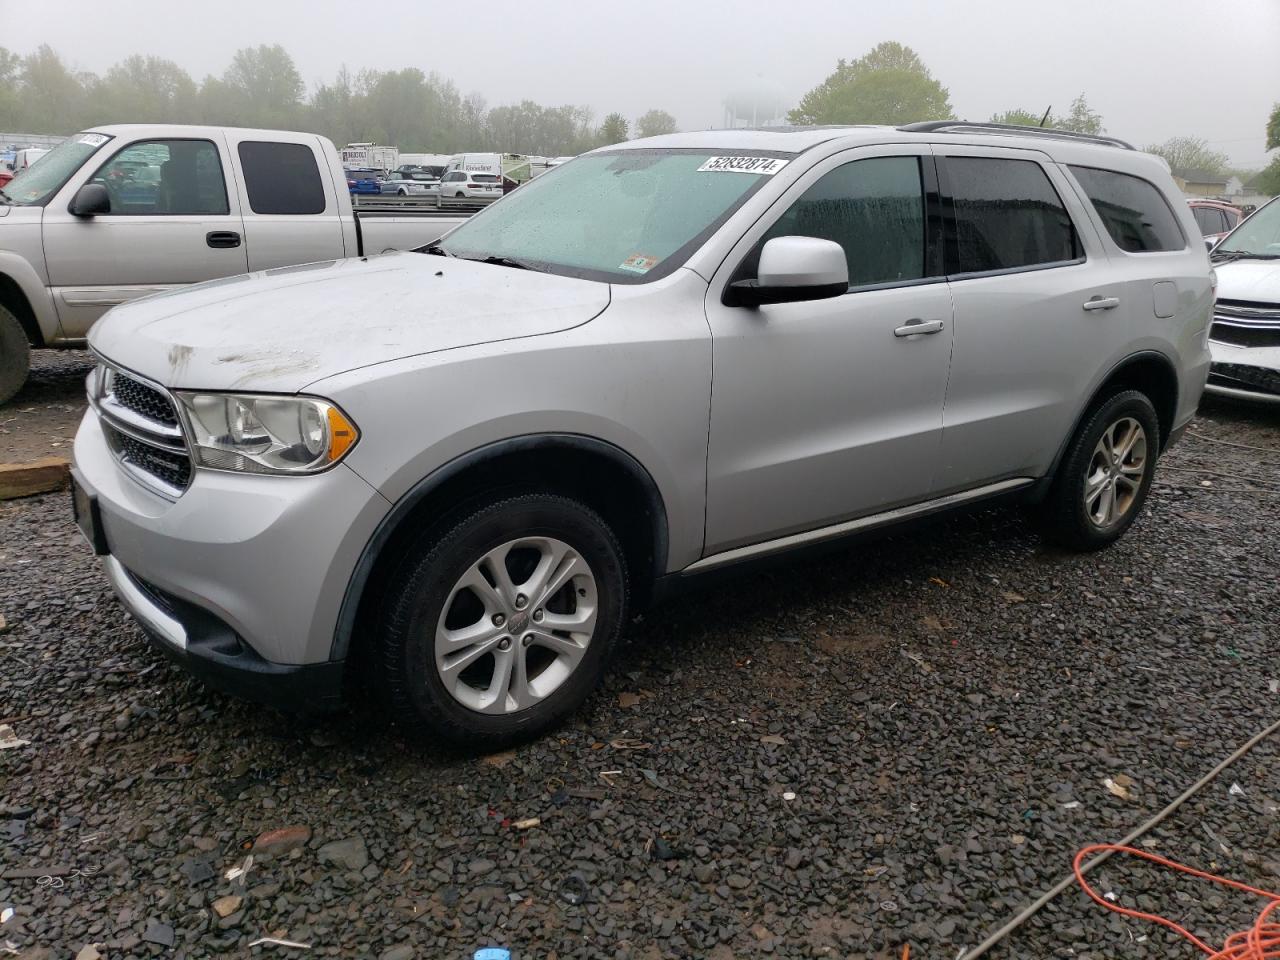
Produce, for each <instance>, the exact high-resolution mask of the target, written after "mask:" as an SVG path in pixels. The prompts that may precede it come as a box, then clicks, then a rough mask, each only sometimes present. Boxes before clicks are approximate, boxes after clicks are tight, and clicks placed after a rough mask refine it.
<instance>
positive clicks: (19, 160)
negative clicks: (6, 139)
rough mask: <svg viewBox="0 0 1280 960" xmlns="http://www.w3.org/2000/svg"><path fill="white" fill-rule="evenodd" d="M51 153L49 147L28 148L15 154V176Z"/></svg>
mask: <svg viewBox="0 0 1280 960" xmlns="http://www.w3.org/2000/svg"><path fill="white" fill-rule="evenodd" d="M48 152H49V148H48V147H26V148H25V149H22V150H19V151H18V152H17V153H15V154H14V159H13V173H14V176H17V175H18V174H20V173H22V171H24V170H26V169H27V168H28V167H30V166H31V165H32V164H34V163H35V162H36V161H37V160H39V159H40V158H41V157H43V156H44V155H45V154H46V153H48Z"/></svg>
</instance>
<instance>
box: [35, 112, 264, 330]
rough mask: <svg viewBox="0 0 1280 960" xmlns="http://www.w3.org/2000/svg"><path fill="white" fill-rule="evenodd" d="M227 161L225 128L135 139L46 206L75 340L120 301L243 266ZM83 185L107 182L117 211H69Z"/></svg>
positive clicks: (64, 316) (59, 290) (65, 316)
mask: <svg viewBox="0 0 1280 960" xmlns="http://www.w3.org/2000/svg"><path fill="white" fill-rule="evenodd" d="M113 145H114V144H113ZM229 159H230V158H229V157H228V153H227V145H226V143H225V141H224V140H223V139H222V137H221V136H220V135H218V136H215V137H210V138H207V139H206V138H199V137H193V138H173V139H148V140H134V141H131V142H128V143H124V144H120V145H119V146H118V147H117V149H116V150H115V151H114V152H113V153H112V154H111V155H110V156H109V157H108V158H107V159H106V160H105V161H103V162H102V163H101V164H98V165H97V166H96V167H95V169H94V170H93V172H92V173H90V174H89V175H88V176H87V178H86V179H84V180H80V179H79V178H76V179H73V181H72V182H71V183H69V184H68V185H67V186H66V187H64V188H63V189H62V191H61V192H60V193H59V195H58V196H57V197H56V198H55V199H54V201H53V202H51V203H50V204H49V206H48V207H47V208H46V209H45V213H44V248H45V260H46V262H47V264H48V269H49V285H50V287H51V288H52V291H53V297H54V303H55V304H56V305H57V309H58V319H59V320H60V321H61V324H62V329H63V332H64V333H65V334H66V335H67V336H68V337H82V336H84V335H85V334H86V333H87V332H88V330H89V327H90V326H91V325H92V324H93V321H95V320H96V319H98V317H100V316H101V315H102V314H103V313H105V312H106V311H107V310H109V309H110V308H111V307H113V306H115V305H116V304H118V303H124V302H125V301H127V300H132V299H135V298H137V297H140V296H145V295H146V294H149V293H155V292H157V291H159V290H163V289H165V288H167V287H171V286H178V285H182V284H188V283H196V282H198V281H201V280H213V279H215V278H217V277H226V276H231V275H232V274H237V273H244V271H245V268H246V264H247V259H246V255H245V245H244V242H243V236H242V234H243V230H244V227H243V224H242V221H241V217H240V207H239V201H238V197H237V194H236V191H235V185H234V183H233V182H232V180H231V166H230V163H229ZM84 183H100V184H102V185H103V186H105V187H106V189H107V193H108V195H109V196H110V197H111V212H110V213H106V214H99V215H98V216H94V217H75V216H72V215H71V213H70V212H69V211H68V204H69V203H70V201H71V197H72V196H73V195H74V193H75V191H76V190H77V189H79V187H80V186H82V185H83V184H84Z"/></svg>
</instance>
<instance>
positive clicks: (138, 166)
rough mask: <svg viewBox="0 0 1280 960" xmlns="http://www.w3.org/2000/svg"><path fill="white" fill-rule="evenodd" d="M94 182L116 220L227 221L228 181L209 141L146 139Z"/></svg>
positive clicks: (127, 150)
mask: <svg viewBox="0 0 1280 960" xmlns="http://www.w3.org/2000/svg"><path fill="white" fill-rule="evenodd" d="M92 182H94V183H101V184H103V185H104V186H105V187H106V188H107V193H109V194H110V195H111V212H112V213H113V214H116V215H125V216H128V215H131V214H132V215H135V216H137V215H152V216H171V217H173V216H226V215H227V214H228V213H229V212H230V208H229V207H228V205H227V182H226V179H225V177H224V176H223V173H222V161H221V160H220V159H219V158H218V148H217V147H215V146H214V145H213V143H212V142H211V141H209V140H142V141H139V142H137V143H131V144H129V146H127V147H125V148H124V149H123V150H121V151H119V152H118V153H117V154H116V155H115V156H113V157H112V158H111V159H110V160H108V161H107V162H106V163H104V164H103V165H102V166H101V167H99V168H98V170H97V172H96V173H94V175H93V177H92Z"/></svg>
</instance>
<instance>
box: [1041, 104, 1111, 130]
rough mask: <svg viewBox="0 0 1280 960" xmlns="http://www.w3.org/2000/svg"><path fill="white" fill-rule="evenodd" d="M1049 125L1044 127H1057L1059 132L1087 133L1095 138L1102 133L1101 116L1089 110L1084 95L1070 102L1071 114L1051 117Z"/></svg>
mask: <svg viewBox="0 0 1280 960" xmlns="http://www.w3.org/2000/svg"><path fill="white" fill-rule="evenodd" d="M1050 120H1051V121H1052V122H1051V123H1048V124H1046V126H1051V127H1057V128H1058V129H1059V130H1074V131H1075V132H1076V133H1087V134H1090V135H1093V136H1097V135H1098V134H1100V133H1102V131H1103V126H1102V114H1100V113H1097V112H1095V111H1094V110H1091V109H1090V108H1089V101H1088V100H1086V99H1085V98H1084V94H1083V93H1082V94H1080V96H1078V97H1076V98H1075V99H1074V100H1072V101H1071V112H1070V113H1068V114H1067V115H1066V116H1065V117H1051V118H1050Z"/></svg>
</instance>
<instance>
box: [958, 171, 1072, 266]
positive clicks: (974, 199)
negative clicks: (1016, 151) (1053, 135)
mask: <svg viewBox="0 0 1280 960" xmlns="http://www.w3.org/2000/svg"><path fill="white" fill-rule="evenodd" d="M945 163H946V171H947V178H948V180H949V183H950V191H951V197H952V201H953V204H954V209H955V237H954V242H953V244H952V260H953V268H952V269H955V270H956V271H957V272H959V273H982V272H985V271H990V270H1013V269H1017V268H1019V267H1031V266H1038V265H1042V264H1050V263H1064V262H1070V261H1073V260H1078V259H1080V256H1081V252H1080V243H1079V240H1078V239H1077V238H1076V231H1075V227H1074V226H1073V225H1072V223H1071V216H1070V214H1068V213H1067V210H1066V207H1064V206H1063V205H1062V200H1061V199H1060V198H1059V197H1058V192H1057V191H1056V190H1054V188H1053V184H1052V183H1050V182H1049V178H1048V176H1047V175H1046V174H1045V172H1044V170H1043V169H1042V168H1041V166H1040V164H1038V163H1035V162H1034V161H1032V160H1006V159H1003V158H1000V157H947V158H946V161H945Z"/></svg>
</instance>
